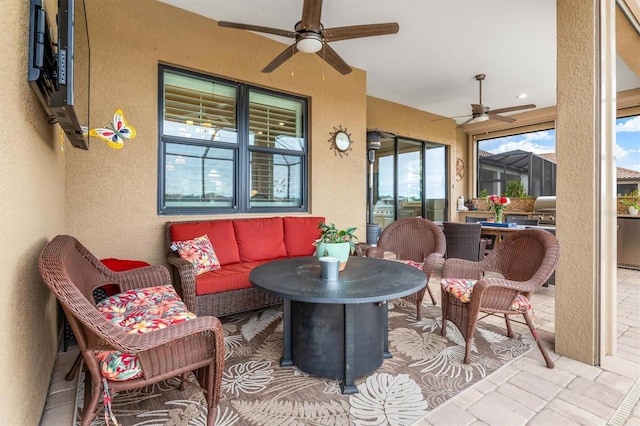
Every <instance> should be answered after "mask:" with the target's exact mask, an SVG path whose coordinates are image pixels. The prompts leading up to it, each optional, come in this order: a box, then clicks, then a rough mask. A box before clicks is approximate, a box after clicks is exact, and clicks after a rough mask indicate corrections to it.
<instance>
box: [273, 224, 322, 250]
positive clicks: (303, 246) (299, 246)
mask: <svg viewBox="0 0 640 426" xmlns="http://www.w3.org/2000/svg"><path fill="white" fill-rule="evenodd" d="M324 221H325V219H324V217H320V216H310V217H308V216H287V217H284V218H283V224H284V245H285V247H286V248H287V255H288V256H289V257H296V256H311V255H312V254H313V253H314V252H315V250H316V247H315V246H314V245H313V242H314V241H315V240H317V239H318V238H320V228H318V223H320V222H322V223H324Z"/></svg>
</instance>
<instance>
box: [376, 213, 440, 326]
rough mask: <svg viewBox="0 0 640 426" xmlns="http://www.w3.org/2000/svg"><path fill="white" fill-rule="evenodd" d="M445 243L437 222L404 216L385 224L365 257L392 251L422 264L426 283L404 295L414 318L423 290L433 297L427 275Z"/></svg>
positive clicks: (432, 299) (433, 300) (434, 300)
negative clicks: (375, 244) (414, 306)
mask: <svg viewBox="0 0 640 426" xmlns="http://www.w3.org/2000/svg"><path fill="white" fill-rule="evenodd" d="M446 247H447V243H446V241H445V237H444V234H443V233H442V230H441V229H440V227H439V226H438V225H436V224H435V223H433V222H431V221H430V220H427V219H422V218H418V217H406V218H402V219H398V220H396V221H395V222H393V223H391V224H389V225H388V226H387V227H386V228H384V230H383V231H382V233H381V234H380V238H379V239H378V244H377V246H376V247H371V248H369V249H368V250H367V253H366V255H367V257H378V258H384V253H385V252H393V253H394V254H395V255H396V257H397V259H398V260H412V261H414V262H420V263H422V271H423V272H424V273H425V275H426V276H427V284H426V285H425V286H424V288H423V289H421V290H420V291H418V292H417V293H415V294H413V295H410V296H406V298H407V299H408V300H410V301H412V302H415V303H416V305H417V308H418V309H417V310H418V312H417V319H420V308H421V306H422V300H423V299H424V294H425V291H428V292H429V296H430V297H431V302H433V304H434V305H435V304H436V299H435V298H434V297H433V293H432V292H431V289H430V288H429V278H430V277H431V271H432V270H433V265H434V264H435V263H436V260H438V259H439V258H441V257H443V256H444V253H445V251H446Z"/></svg>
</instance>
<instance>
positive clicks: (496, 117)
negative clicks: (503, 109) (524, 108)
mask: <svg viewBox="0 0 640 426" xmlns="http://www.w3.org/2000/svg"><path fill="white" fill-rule="evenodd" d="M489 118H490V119H491V120H499V121H504V122H505V123H513V122H514V121H516V119H515V118H511V117H505V116H504V115H497V114H489Z"/></svg>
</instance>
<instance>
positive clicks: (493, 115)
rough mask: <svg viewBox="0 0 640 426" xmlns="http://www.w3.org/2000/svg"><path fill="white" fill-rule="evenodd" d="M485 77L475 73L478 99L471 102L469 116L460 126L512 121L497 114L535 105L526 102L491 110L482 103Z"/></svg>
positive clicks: (512, 119) (512, 120)
mask: <svg viewBox="0 0 640 426" xmlns="http://www.w3.org/2000/svg"><path fill="white" fill-rule="evenodd" d="M486 77H487V76H486V75H485V74H478V75H476V77H475V78H476V80H478V83H479V85H480V100H479V102H478V103H477V104H471V118H470V119H468V120H467V121H465V122H464V123H462V124H461V125H460V126H464V125H465V124H471V123H480V122H482V121H487V120H499V121H504V122H505V123H513V122H514V121H516V119H515V118H511V117H505V116H503V115H499V114H502V113H505V112H513V111H520V110H522V109H530V108H535V107H536V106H535V105H534V104H527V105H518V106H512V107H507V108H499V109H494V110H491V109H490V108H489V107H488V106H485V105H482V80H484V79H485V78H486ZM463 117H466V116H463Z"/></svg>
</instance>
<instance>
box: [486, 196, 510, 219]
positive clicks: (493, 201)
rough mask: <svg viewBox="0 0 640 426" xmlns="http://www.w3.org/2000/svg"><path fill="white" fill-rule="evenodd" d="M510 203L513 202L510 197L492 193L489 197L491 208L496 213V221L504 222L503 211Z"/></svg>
mask: <svg viewBox="0 0 640 426" xmlns="http://www.w3.org/2000/svg"><path fill="white" fill-rule="evenodd" d="M509 204H511V200H510V199H509V197H504V196H500V195H491V196H490V197H489V210H491V211H492V212H493V213H494V215H495V221H496V223H501V222H502V213H503V212H504V208H505V207H507V206H508V205H509Z"/></svg>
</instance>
